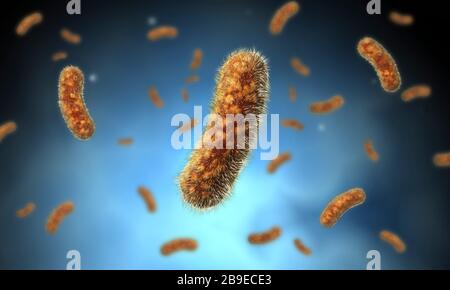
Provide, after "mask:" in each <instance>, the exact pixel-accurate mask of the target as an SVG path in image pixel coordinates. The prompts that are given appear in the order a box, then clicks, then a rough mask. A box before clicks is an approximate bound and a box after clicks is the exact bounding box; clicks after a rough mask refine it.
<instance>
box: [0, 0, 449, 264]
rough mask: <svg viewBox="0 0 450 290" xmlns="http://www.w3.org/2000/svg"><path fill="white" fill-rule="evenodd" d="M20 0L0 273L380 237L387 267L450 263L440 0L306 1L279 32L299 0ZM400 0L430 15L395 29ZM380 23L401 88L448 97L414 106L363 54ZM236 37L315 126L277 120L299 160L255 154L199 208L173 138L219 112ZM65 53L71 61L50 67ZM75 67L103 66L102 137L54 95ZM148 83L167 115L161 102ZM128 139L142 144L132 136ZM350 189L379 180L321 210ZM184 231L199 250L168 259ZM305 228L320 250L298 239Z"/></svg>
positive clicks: (98, 118)
mask: <svg viewBox="0 0 450 290" xmlns="http://www.w3.org/2000/svg"><path fill="white" fill-rule="evenodd" d="M16 2H17V3H16V4H14V5H15V6H14V7H12V8H10V9H9V14H10V15H9V16H10V18H9V19H6V20H5V19H3V20H2V32H3V33H2V35H4V36H5V40H6V42H5V44H4V47H3V48H2V53H1V62H2V66H1V67H0V73H1V75H0V100H1V102H0V122H4V121H7V120H15V121H16V122H17V124H18V126H19V129H18V131H17V132H16V133H15V134H14V135H12V136H9V137H7V139H5V140H4V142H3V143H1V144H0V233H1V234H0V268H3V269H65V265H66V262H67V260H66V253H67V251H68V250H71V249H76V250H78V251H80V253H81V259H82V260H81V262H82V268H83V269H365V267H366V263H367V262H368V260H367V259H366V253H367V252H368V251H369V250H372V249H376V250H379V251H380V252H381V263H382V268H383V269H435V268H449V266H450V263H449V259H450V254H449V250H448V244H449V242H450V236H449V229H450V227H449V225H450V223H449V213H448V204H449V188H450V182H449V174H450V171H449V170H446V169H438V168H435V167H434V166H433V164H432V161H431V158H432V156H433V154H434V153H436V152H439V151H446V150H449V149H450V140H449V138H448V132H449V129H450V122H449V117H448V116H449V114H450V109H449V108H450V106H449V101H448V93H447V91H446V87H447V85H448V72H445V71H444V70H445V69H447V68H448V67H447V64H446V63H445V62H444V61H445V60H443V59H442V58H440V53H441V52H442V51H441V50H439V44H440V43H439V40H438V39H433V38H432V36H431V35H430V32H431V30H429V29H428V28H429V27H428V26H427V25H432V24H430V22H428V18H429V17H433V18H434V21H435V22H432V23H434V24H435V23H436V21H440V19H442V18H441V17H442V15H440V14H437V15H436V14H434V13H439V10H440V9H439V7H438V5H436V3H440V2H441V1H435V5H434V6H433V8H432V7H431V6H432V5H431V4H429V5H428V6H425V5H426V4H425V3H424V2H423V1H416V2H414V1H412V2H413V3H409V4H406V3H405V2H406V1H403V2H402V1H383V7H382V9H383V14H382V15H375V16H370V15H368V14H367V13H366V11H365V6H366V2H367V1H313V0H309V1H307V0H302V1H300V2H299V3H300V5H301V11H300V13H299V14H298V15H297V16H296V17H295V18H293V19H292V20H291V21H290V22H289V23H288V24H287V26H286V27H285V30H284V31H283V33H282V34H281V35H280V36H277V37H274V36H272V35H270V34H269V32H268V24H269V21H270V19H271V17H272V15H273V13H274V11H275V10H276V9H277V8H278V7H280V6H281V5H282V4H283V3H284V1H218V0H214V1H213V0H211V1H92V0H90V1H82V15H81V16H69V15H67V14H66V13H65V4H66V2H67V1H40V2H39V1H38V2H36V1H16ZM387 2H389V3H387ZM408 2H409V1H408ZM431 2H433V1H431ZM36 9H39V10H41V11H42V12H43V14H44V15H45V20H44V22H43V23H42V24H41V25H40V26H37V27H35V28H34V29H33V30H32V31H31V32H30V33H29V34H28V35H27V36H26V37H24V38H22V39H19V38H17V37H16V36H15V35H14V28H15V24H16V23H17V22H18V21H19V20H20V19H21V17H23V16H24V15H25V14H27V13H29V12H31V11H34V10H36ZM391 9H396V10H400V11H402V12H411V13H415V15H416V24H415V25H414V26H413V27H410V28H402V27H397V26H394V25H393V24H391V23H390V22H389V21H388V19H387V15H388V12H389V11H390V10H391ZM150 16H154V17H156V18H157V19H158V24H168V25H174V26H177V27H178V28H179V37H178V38H176V39H174V40H162V41H159V42H154V43H152V42H149V41H148V40H147V39H146V33H147V31H148V30H149V29H150V28H151V27H150V26H149V25H148V23H147V20H148V18H149V17H150ZM62 27H68V28H69V29H71V30H73V31H75V32H78V33H80V34H81V35H82V37H83V42H82V44H81V45H79V46H73V45H70V44H67V43H65V42H63V41H62V40H61V39H60V38H59V30H60V29H61V28H62ZM435 28H436V29H437V28H438V27H437V26H435ZM365 35H371V36H373V37H374V38H376V39H377V40H379V41H380V42H381V43H382V44H383V45H384V46H385V47H386V48H387V49H388V50H389V51H390V52H391V54H392V55H393V56H394V57H395V59H396V61H397V63H398V66H399V69H400V71H401V74H402V78H403V88H406V87H407V86H410V85H413V84H416V83H426V84H429V85H430V86H432V88H433V96H432V97H431V98H430V99H427V100H419V101H416V102H412V103H407V104H406V103H403V102H402V101H401V99H400V92H399V93H395V94H387V93H385V92H384V91H383V90H382V89H381V87H380V85H379V82H378V80H377V78H376V74H375V72H374V71H373V69H372V68H371V67H370V65H369V64H368V63H367V62H365V61H364V60H363V59H362V58H361V57H360V56H359V55H358V54H357V52H356V43H357V41H358V40H359V39H360V38H361V37H363V36H365ZM432 41H434V42H432ZM197 47H198V48H201V49H202V50H203V52H204V59H203V64H202V66H201V68H200V70H199V76H200V78H201V80H200V82H199V83H197V84H193V85H189V86H186V85H185V84H184V79H185V78H186V77H187V76H188V75H189V74H190V71H189V64H190V62H191V56H192V52H193V50H194V49H195V48H197ZM436 47H438V48H436ZM237 48H255V49H257V50H258V51H260V52H261V53H262V54H263V55H265V56H266V57H267V58H268V59H269V66H270V84H271V91H270V103H269V106H268V110H269V113H272V114H280V118H281V119H283V118H296V119H298V120H300V121H301V122H302V123H303V124H304V125H305V129H304V131H302V132H296V131H294V130H291V129H286V128H281V129H280V151H281V152H285V151H289V152H291V154H292V156H293V159H292V161H290V162H289V163H286V164H285V165H284V166H283V167H281V168H280V169H279V170H278V171H277V172H276V173H275V174H274V175H269V174H268V173H267V171H266V167H267V164H268V162H267V161H261V160H260V159H259V155H260V151H259V150H256V151H254V152H253V154H252V156H251V158H250V160H249V163H248V165H247V166H246V168H245V170H243V172H242V174H241V175H240V177H239V179H238V181H237V183H236V185H235V188H234V191H233V194H232V197H231V198H230V199H229V200H226V202H224V203H223V205H221V206H220V207H218V208H216V209H214V210H212V211H208V212H204V213H199V212H196V211H194V210H193V209H191V208H189V207H188V206H186V205H185V204H183V201H182V200H181V196H180V193H179V190H178V188H177V184H176V177H177V175H178V174H179V172H180V171H181V169H182V168H183V167H184V165H185V163H186V161H187V158H188V156H189V154H190V151H189V150H181V151H176V150H174V149H172V147H171V144H170V138H171V134H172V132H173V130H174V128H173V127H171V126H170V120H171V118H172V116H173V115H174V114H177V113H187V114H189V115H192V114H193V106H194V105H201V106H203V110H204V113H206V112H207V108H208V106H209V102H210V100H211V98H212V96H213V91H214V86H215V83H214V80H215V75H216V72H217V69H218V67H219V66H220V65H221V63H222V62H223V60H224V58H225V57H226V56H227V55H228V54H229V53H230V52H232V51H233V50H235V49H237ZM58 50H66V51H67V52H68V53H69V58H68V59H67V60H66V61H63V62H60V63H53V62H51V60H50V56H51V54H52V53H53V52H55V51H58ZM294 56H298V57H300V58H301V59H302V60H303V61H304V63H305V64H307V65H308V66H309V67H310V68H311V76H310V77H303V76H300V75H298V74H296V73H295V72H294V71H293V70H292V68H291V67H290V59H291V58H292V57H294ZM68 64H73V65H77V66H79V67H80V68H82V70H83V71H84V72H85V75H86V77H88V76H89V75H90V74H97V75H98V81H97V82H95V83H93V82H89V81H86V87H85V99H86V102H87V105H88V108H89V110H90V113H91V115H92V117H93V119H94V120H95V122H96V127H97V130H96V133H95V135H94V137H93V138H92V139H91V140H89V141H88V142H80V141H78V140H76V139H75V138H74V137H73V136H72V135H71V134H70V132H69V131H68V129H67V127H66V125H65V123H64V121H63V119H62V117H61V114H60V112H59V107H58V105H57V80H58V75H59V72H60V70H61V69H62V68H63V67H64V66H65V65H68ZM151 85H155V86H156V87H157V88H158V90H159V93H160V95H161V97H162V98H163V99H164V102H165V107H164V108H163V109H157V108H155V107H154V106H153V104H152V103H151V102H150V100H149V98H148V95H147V91H148V89H149V87H150V86H151ZM291 85H292V86H295V87H296V88H297V90H298V92H299V96H298V100H297V102H296V103H291V102H290V101H289V97H288V87H289V86H291ZM183 88H188V90H189V94H190V96H191V99H190V101H189V102H188V103H184V102H183V100H182V97H181V93H180V92H181V90H182V89H183ZM334 94H342V95H343V96H344V97H345V100H346V103H345V106H344V107H343V108H342V109H341V110H339V111H337V112H335V113H333V114H331V115H327V116H315V115H312V114H311V113H309V111H308V107H309V104H310V103H311V102H314V101H318V100H323V99H327V98H329V97H330V96H332V95H334ZM319 128H322V129H324V130H319ZM120 137H132V138H134V140H135V144H133V145H132V146H131V147H120V146H118V145H117V139H118V138H120ZM367 138H370V139H372V140H373V141H374V144H375V147H376V149H377V150H378V151H379V153H380V157H381V159H380V162H379V163H378V164H375V163H372V162H371V161H370V160H369V159H368V158H367V156H366V155H365V152H364V149H363V142H364V141H365V140H366V139H367ZM139 185H145V186H147V187H149V188H150V189H151V190H152V192H153V193H154V195H155V197H156V200H157V203H158V211H157V213H156V214H149V213H148V212H147V209H146V206H145V203H144V202H143V200H142V199H141V198H140V196H139V195H138V194H137V192H136V189H137V187H138V186H139ZM352 187H362V188H364V189H365V191H366V194H367V200H366V202H365V204H363V205H361V206H359V207H357V208H354V209H352V210H351V211H349V212H348V213H347V214H346V215H345V216H344V217H343V218H342V219H341V220H340V221H339V223H338V224H337V225H336V226H335V227H334V228H332V229H325V228H323V227H322V226H321V225H320V224H319V216H320V213H321V211H322V209H323V208H324V206H325V205H326V204H327V202H328V201H329V200H330V199H331V198H333V197H334V196H335V195H337V194H339V193H341V192H343V191H346V190H347V189H349V188H352ZM66 200H72V201H73V202H74V203H75V207H76V209H75V212H74V213H73V214H72V215H71V216H69V217H68V218H67V219H66V220H65V221H64V222H63V224H62V226H61V227H60V229H59V231H58V232H57V234H56V235H55V236H50V235H48V234H47V233H46V232H45V230H44V225H45V222H46V219H47V216H48V214H49V213H50V211H51V210H52V209H53V208H54V207H55V206H57V205H58V204H60V203H61V202H64V201H66ZM28 201H33V202H35V203H36V204H37V209H36V211H35V213H33V214H32V215H31V216H30V217H29V218H27V219H24V220H20V219H18V218H16V217H15V211H16V210H17V209H19V208H21V207H22V206H23V205H24V204H25V203H27V202H28ZM274 225H279V226H281V227H282V229H283V234H282V236H281V238H280V239H279V240H277V241H275V242H273V243H271V244H268V245H264V246H252V245H250V244H249V243H248V242H247V236H248V234H249V233H252V232H257V231H264V230H266V229H268V228H270V227H272V226H274ZM382 229H389V230H392V231H394V232H396V233H398V234H399V235H400V236H401V237H402V238H403V239H404V240H405V242H406V243H407V246H408V249H407V252H406V253H405V254H403V255H399V254H397V253H395V252H394V250H393V249H392V248H391V247H390V246H389V245H387V244H384V243H383V242H381V241H380V240H379V238H378V233H379V231H380V230H382ZM177 237H193V238H195V239H197V240H198V242H199V248H198V250H197V251H196V252H192V253H190V252H182V253H178V254H175V255H173V256H170V257H163V256H161V254H160V251H159V249H160V246H161V245H162V244H163V243H164V242H166V241H168V240H170V239H173V238H177ZM295 238H300V239H301V240H302V241H303V242H304V243H305V244H306V245H307V246H309V247H310V248H311V249H312V251H313V254H312V256H310V257H307V256H303V255H302V254H300V253H299V252H298V251H297V250H296V249H295V247H294V245H293V240H294V239H295Z"/></svg>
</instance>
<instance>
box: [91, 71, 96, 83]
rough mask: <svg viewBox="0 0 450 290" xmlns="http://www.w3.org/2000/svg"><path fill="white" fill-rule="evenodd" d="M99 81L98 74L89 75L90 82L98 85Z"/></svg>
mask: <svg viewBox="0 0 450 290" xmlns="http://www.w3.org/2000/svg"><path fill="white" fill-rule="evenodd" d="M97 81H98V75H97V74H96V73H92V74H90V75H89V82H91V83H96V82H97Z"/></svg>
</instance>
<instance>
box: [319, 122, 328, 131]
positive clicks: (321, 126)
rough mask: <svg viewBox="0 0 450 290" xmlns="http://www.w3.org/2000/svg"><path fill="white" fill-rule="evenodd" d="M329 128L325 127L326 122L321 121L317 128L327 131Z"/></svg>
mask: <svg viewBox="0 0 450 290" xmlns="http://www.w3.org/2000/svg"><path fill="white" fill-rule="evenodd" d="M326 129H327V128H326V127H325V124H322V123H320V124H319V126H317V130H319V132H325V130H326Z"/></svg>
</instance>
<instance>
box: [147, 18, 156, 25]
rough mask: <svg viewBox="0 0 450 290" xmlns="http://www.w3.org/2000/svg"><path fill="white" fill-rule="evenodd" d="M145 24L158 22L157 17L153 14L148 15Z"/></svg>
mask: <svg viewBox="0 0 450 290" xmlns="http://www.w3.org/2000/svg"><path fill="white" fill-rule="evenodd" d="M147 24H148V25H150V26H155V25H156V24H158V18H156V17H155V16H149V17H148V18H147Z"/></svg>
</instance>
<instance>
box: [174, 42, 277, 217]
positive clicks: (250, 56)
mask: <svg viewBox="0 0 450 290" xmlns="http://www.w3.org/2000/svg"><path fill="white" fill-rule="evenodd" d="M268 91H269V73H268V67H267V62H266V60H265V58H264V57H263V56H262V55H261V54H260V53H259V52H257V51H254V50H238V51H235V52H233V53H231V55H230V56H229V57H228V58H227V59H226V61H225V63H224V64H223V66H222V67H221V68H220V70H219V74H218V76H217V84H216V91H215V96H214V99H213V101H212V105H211V107H212V112H213V113H215V114H217V115H218V116H219V118H223V120H225V117H226V115H227V114H244V115H247V114H254V115H256V116H258V115H260V114H263V113H264V112H265V110H266V104H267V100H268ZM233 126H234V125H233ZM224 127H225V128H223V129H222V130H223V132H222V133H223V134H221V135H220V136H221V137H218V138H220V139H219V142H220V143H222V144H226V141H227V140H226V139H227V138H226V132H227V128H226V125H225V126H224ZM238 129H239V128H236V127H233V131H234V133H233V134H234V139H233V140H234V142H235V145H234V148H235V149H214V148H213V149H208V148H201V149H198V150H194V152H193V153H192V155H191V157H190V159H189V161H188V163H187V165H186V167H185V168H184V169H183V171H182V172H181V174H180V176H179V185H180V189H181V192H182V196H183V199H184V200H185V201H186V203H188V204H189V205H190V206H192V207H193V208H196V209H209V208H213V207H215V206H217V205H219V204H220V203H222V202H223V201H224V199H225V198H227V197H228V196H229V195H230V194H231V191H232V188H233V185H234V183H235V182H236V179H237V178H238V176H239V173H240V172H241V170H242V169H243V167H244V165H245V162H246V160H247V158H248V155H249V154H250V149H239V148H237V147H236V141H237V130H238ZM253 134H254V133H252V132H250V130H249V128H248V127H246V128H245V137H246V138H245V139H246V140H245V144H246V148H248V147H247V145H248V144H250V142H252V140H254V139H255V138H256V136H254V135H253ZM202 140H203V142H211V140H204V139H203V138H202ZM216 142H217V140H216Z"/></svg>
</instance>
